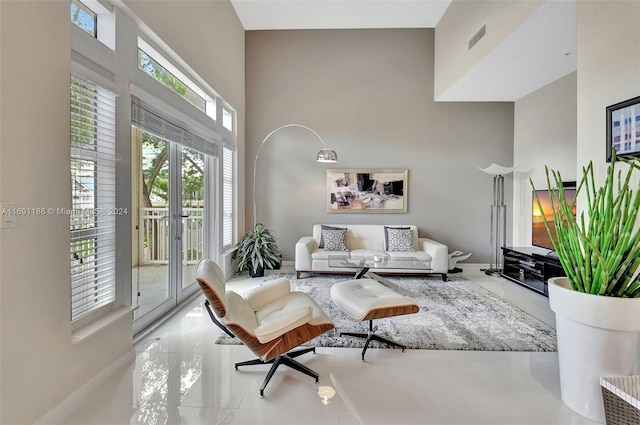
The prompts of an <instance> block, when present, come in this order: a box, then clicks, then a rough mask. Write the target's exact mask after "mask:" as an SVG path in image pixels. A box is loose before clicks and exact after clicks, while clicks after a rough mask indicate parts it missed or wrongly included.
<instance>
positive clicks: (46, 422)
mask: <svg viewBox="0 0 640 425" xmlns="http://www.w3.org/2000/svg"><path fill="white" fill-rule="evenodd" d="M135 357H136V352H135V350H134V349H133V348H132V349H131V350H129V351H128V352H127V353H125V354H124V355H123V356H122V357H120V358H119V359H118V360H116V361H115V362H113V363H111V364H110V365H109V366H107V367H106V368H104V369H103V370H101V371H100V373H98V374H97V375H95V376H94V377H93V378H91V379H90V380H89V382H87V383H86V384H84V385H83V386H82V387H80V388H79V389H78V390H77V391H75V392H74V393H73V394H71V395H70V396H69V397H67V398H66V399H65V400H64V401H62V403H60V404H58V405H57V406H56V407H54V408H53V409H51V410H50V411H49V412H47V413H46V414H45V415H44V416H42V417H41V418H40V419H38V420H37V421H36V422H34V423H33V425H59V424H62V421H63V420H64V419H65V418H66V417H67V416H69V415H70V414H71V412H73V411H74V410H76V409H77V408H79V407H80V406H81V405H82V403H83V402H84V401H85V399H86V397H87V396H88V395H89V393H91V392H92V391H93V390H95V389H96V388H97V387H98V386H99V385H100V384H102V383H103V382H105V381H106V380H107V379H109V378H110V377H111V376H112V375H113V374H114V373H115V372H116V371H117V370H118V369H120V368H121V367H123V366H125V365H127V364H128V363H130V362H132V361H133V360H134V359H135Z"/></svg>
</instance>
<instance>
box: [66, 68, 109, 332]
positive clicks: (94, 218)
mask: <svg viewBox="0 0 640 425" xmlns="http://www.w3.org/2000/svg"><path fill="white" fill-rule="evenodd" d="M115 98H116V96H115V94H114V93H113V92H111V91H109V90H107V89H104V88H102V87H100V86H98V85H96V84H95V83H92V82H90V81H88V80H86V79H83V78H81V77H79V76H76V75H74V74H72V75H71V150H70V153H71V210H70V214H69V224H70V229H71V244H70V255H71V320H72V321H75V320H78V319H81V318H83V317H85V316H87V315H89V314H90V313H92V312H93V311H95V310H97V309H99V308H100V307H103V306H105V305H108V304H109V303H112V302H113V301H115V298H116V284H115V282H116V280H115V253H116V243H115V217H116V214H115V211H116V210H115V105H116V100H115Z"/></svg>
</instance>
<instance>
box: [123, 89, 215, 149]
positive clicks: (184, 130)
mask: <svg viewBox="0 0 640 425" xmlns="http://www.w3.org/2000/svg"><path fill="white" fill-rule="evenodd" d="M168 115H169V114H167V113H163V112H162V111H161V110H160V109H159V108H158V107H157V106H155V105H153V104H151V103H150V102H146V101H145V100H143V99H141V98H139V97H137V96H135V95H131V124H132V125H133V126H135V127H138V128H139V129H141V130H144V131H146V132H147V133H151V134H153V135H155V136H158V137H160V138H162V139H164V140H169V141H171V142H174V143H178V144H181V145H183V146H187V147H189V148H192V149H195V150H197V151H198V152H201V153H203V154H205V155H209V156H212V157H216V158H217V157H218V145H217V144H216V142H215V141H214V140H206V139H204V138H203V137H200V136H199V135H197V134H196V133H195V131H194V130H193V129H190V128H188V127H189V126H188V125H187V124H183V123H178V121H179V120H178V119H172V118H171V117H170V116H168Z"/></svg>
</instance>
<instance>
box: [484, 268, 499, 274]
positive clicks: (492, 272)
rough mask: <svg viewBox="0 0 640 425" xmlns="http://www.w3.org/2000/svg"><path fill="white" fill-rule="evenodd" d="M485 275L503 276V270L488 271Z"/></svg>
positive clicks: (485, 271)
mask: <svg viewBox="0 0 640 425" xmlns="http://www.w3.org/2000/svg"><path fill="white" fill-rule="evenodd" d="M484 274H486V275H488V276H500V275H501V274H502V269H486V270H484Z"/></svg>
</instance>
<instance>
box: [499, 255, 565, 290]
mask: <svg viewBox="0 0 640 425" xmlns="http://www.w3.org/2000/svg"><path fill="white" fill-rule="evenodd" d="M550 252H551V253H552V252H553V251H549V250H547V249H543V248H537V247H503V248H502V254H503V256H504V259H503V269H502V273H501V276H502V277H504V278H507V279H509V280H511V281H513V282H516V283H519V284H520V285H523V286H526V287H527V288H529V289H532V290H534V291H536V292H539V293H540V294H544V295H545V296H547V297H548V296H549V290H548V289H547V280H549V279H550V278H552V277H558V276H564V275H565V273H564V270H562V265H561V264H560V260H558V258H557V257H555V256H553V255H549V253H550Z"/></svg>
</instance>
